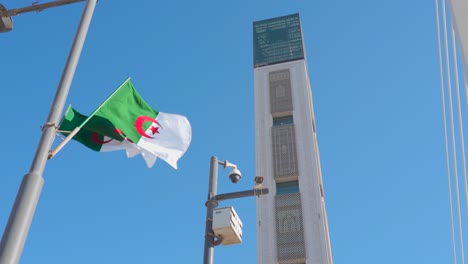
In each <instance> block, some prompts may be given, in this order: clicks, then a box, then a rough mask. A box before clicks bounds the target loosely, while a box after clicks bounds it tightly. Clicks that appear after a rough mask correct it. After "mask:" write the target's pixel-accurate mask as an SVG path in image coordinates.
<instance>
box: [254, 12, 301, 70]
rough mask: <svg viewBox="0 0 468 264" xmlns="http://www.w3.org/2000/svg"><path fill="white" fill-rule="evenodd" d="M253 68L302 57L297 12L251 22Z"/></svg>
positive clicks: (299, 24)
mask: <svg viewBox="0 0 468 264" xmlns="http://www.w3.org/2000/svg"><path fill="white" fill-rule="evenodd" d="M253 34H254V35H253V38H254V54H253V55H254V56H253V57H254V61H253V64H254V68H257V67H262V66H267V65H272V64H277V63H283V62H288V61H294V60H302V59H304V48H303V42H302V30H301V22H300V20H299V14H292V15H287V16H282V17H275V18H271V19H266V20H261V21H256V22H254V23H253Z"/></svg>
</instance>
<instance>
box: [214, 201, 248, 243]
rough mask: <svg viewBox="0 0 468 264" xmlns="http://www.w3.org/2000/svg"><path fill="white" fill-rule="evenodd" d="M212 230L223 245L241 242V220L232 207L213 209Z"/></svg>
mask: <svg viewBox="0 0 468 264" xmlns="http://www.w3.org/2000/svg"><path fill="white" fill-rule="evenodd" d="M213 231H214V233H215V235H216V236H217V237H218V239H221V244H223V245H232V244H239V243H241V242H242V222H241V220H240V219H239V217H238V216H237V213H236V211H235V210H234V208H233V207H231V206H229V207H223V208H216V209H214V211H213Z"/></svg>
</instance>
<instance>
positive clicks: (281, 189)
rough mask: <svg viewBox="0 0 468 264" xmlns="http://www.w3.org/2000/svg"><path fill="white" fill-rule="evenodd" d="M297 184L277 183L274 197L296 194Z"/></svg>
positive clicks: (297, 190) (292, 182)
mask: <svg viewBox="0 0 468 264" xmlns="http://www.w3.org/2000/svg"><path fill="white" fill-rule="evenodd" d="M298 192H299V182H298V181H288V182H277V183H276V195H282V194H290V193H298Z"/></svg>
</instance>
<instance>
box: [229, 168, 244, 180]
mask: <svg viewBox="0 0 468 264" xmlns="http://www.w3.org/2000/svg"><path fill="white" fill-rule="evenodd" d="M241 177H242V175H241V172H240V171H239V170H238V169H237V168H234V169H232V171H231V172H230V173H229V179H230V180H231V182H232V183H237V182H239V181H240V179H241Z"/></svg>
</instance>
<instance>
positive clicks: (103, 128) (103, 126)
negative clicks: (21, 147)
mask: <svg viewBox="0 0 468 264" xmlns="http://www.w3.org/2000/svg"><path fill="white" fill-rule="evenodd" d="M87 119H88V117H87V116H85V115H82V114H80V113H79V112H78V111H76V110H75V109H73V108H72V107H71V106H69V107H68V109H67V111H66V112H65V116H64V118H63V120H62V122H61V124H60V128H59V130H60V132H61V133H62V134H63V135H65V136H68V135H69V134H70V132H71V131H73V130H74V129H75V128H76V127H80V130H79V131H78V133H77V134H75V135H74V136H73V139H75V140H76V141H78V142H80V143H81V144H83V145H85V146H87V147H88V148H90V149H92V150H95V151H100V152H105V151H115V150H126V152H127V157H129V158H133V157H135V156H136V155H138V154H140V153H141V154H142V156H143V158H144V160H145V161H146V164H147V165H148V167H149V168H151V167H152V166H153V165H154V163H155V162H156V158H157V157H156V155H153V154H152V153H149V152H147V151H145V150H142V149H141V148H140V147H138V146H137V145H136V144H134V143H132V142H130V141H129V140H128V139H127V138H125V137H124V136H123V135H122V132H121V131H119V130H118V129H117V128H115V127H113V125H112V124H111V123H109V122H97V121H99V119H97V118H96V119H95V118H91V119H89V120H88V121H87V122H86V123H85V121H86V120H87ZM103 134H107V135H109V136H104V135H103Z"/></svg>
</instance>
